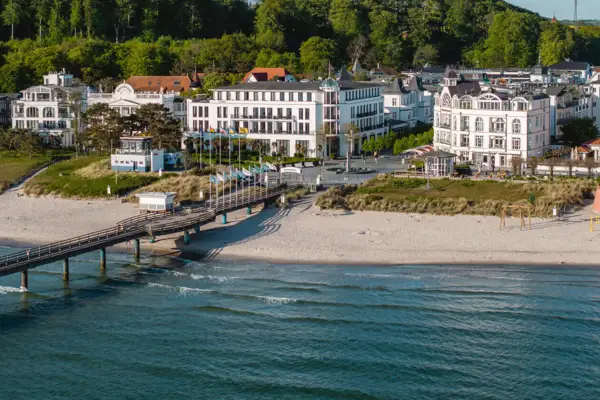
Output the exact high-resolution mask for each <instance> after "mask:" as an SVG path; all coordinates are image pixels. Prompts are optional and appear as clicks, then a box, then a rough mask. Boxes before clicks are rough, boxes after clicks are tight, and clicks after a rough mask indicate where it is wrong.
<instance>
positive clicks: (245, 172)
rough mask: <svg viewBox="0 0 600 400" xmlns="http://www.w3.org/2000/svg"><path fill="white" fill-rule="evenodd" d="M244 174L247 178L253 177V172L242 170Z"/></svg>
mask: <svg viewBox="0 0 600 400" xmlns="http://www.w3.org/2000/svg"><path fill="white" fill-rule="evenodd" d="M242 173H243V174H244V175H246V176H252V172H250V171H248V170H247V169H246V168H243V169H242Z"/></svg>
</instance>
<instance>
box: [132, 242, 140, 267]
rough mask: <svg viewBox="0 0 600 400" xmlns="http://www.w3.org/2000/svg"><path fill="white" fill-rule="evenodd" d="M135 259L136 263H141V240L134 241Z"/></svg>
mask: <svg viewBox="0 0 600 400" xmlns="http://www.w3.org/2000/svg"><path fill="white" fill-rule="evenodd" d="M133 257H134V258H135V262H140V239H133Z"/></svg>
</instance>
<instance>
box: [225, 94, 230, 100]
mask: <svg viewBox="0 0 600 400" xmlns="http://www.w3.org/2000/svg"><path fill="white" fill-rule="evenodd" d="M225 96H226V97H225V98H226V99H227V100H231V92H225Z"/></svg>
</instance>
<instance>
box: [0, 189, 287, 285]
mask: <svg viewBox="0 0 600 400" xmlns="http://www.w3.org/2000/svg"><path fill="white" fill-rule="evenodd" d="M293 189H295V187H289V186H286V185H279V186H276V187H273V188H254V189H253V190H242V191H237V192H235V193H233V194H229V195H227V196H221V197H219V198H215V199H211V200H208V201H206V202H205V203H203V204H201V205H199V206H192V207H178V208H176V209H174V210H172V211H169V212H167V213H160V214H143V215H137V216H135V217H131V218H128V219H125V220H123V221H120V222H119V223H118V224H117V225H116V226H114V227H112V228H108V229H103V230H101V231H96V232H92V233H88V234H86V235H82V236H77V237H73V238H70V239H66V240H61V241H59V242H54V243H50V244H47V245H44V246H39V247H35V248H31V249H28V250H24V251H19V252H16V253H12V254H8V255H6V256H3V257H0V276H4V275H10V274H16V273H19V272H20V273H21V288H22V289H28V286H29V281H28V274H27V271H28V270H29V269H31V268H35V267H38V266H40V265H44V264H49V263H51V262H55V261H60V260H62V261H63V274H62V278H63V280H65V281H68V280H69V258H70V257H74V256H77V255H79V254H84V253H89V252H90V251H95V250H100V260H99V266H100V268H101V269H105V268H106V248H107V247H110V246H114V245H116V244H119V243H124V242H128V241H134V249H135V251H134V258H135V261H136V262H139V259H140V239H141V238H144V237H149V238H150V240H151V241H153V240H154V239H155V238H156V237H158V236H163V235H167V234H171V233H176V232H183V233H184V243H185V244H189V241H190V237H189V231H191V230H195V231H196V232H197V233H198V232H199V231H200V226H202V225H206V224H208V223H211V222H213V221H215V220H216V219H217V217H218V216H219V215H222V216H223V221H226V220H227V213H228V212H232V211H235V210H239V209H251V207H252V206H255V205H258V204H261V203H266V202H269V201H272V200H274V199H276V198H278V197H279V196H281V195H282V194H284V193H285V192H286V191H288V190H293Z"/></svg>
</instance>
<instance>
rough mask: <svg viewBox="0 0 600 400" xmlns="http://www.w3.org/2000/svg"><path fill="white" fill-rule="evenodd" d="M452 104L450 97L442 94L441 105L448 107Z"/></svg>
mask: <svg viewBox="0 0 600 400" xmlns="http://www.w3.org/2000/svg"><path fill="white" fill-rule="evenodd" d="M451 104H452V100H451V99H450V96H449V95H447V94H445V95H443V96H442V107H450V105H451Z"/></svg>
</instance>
